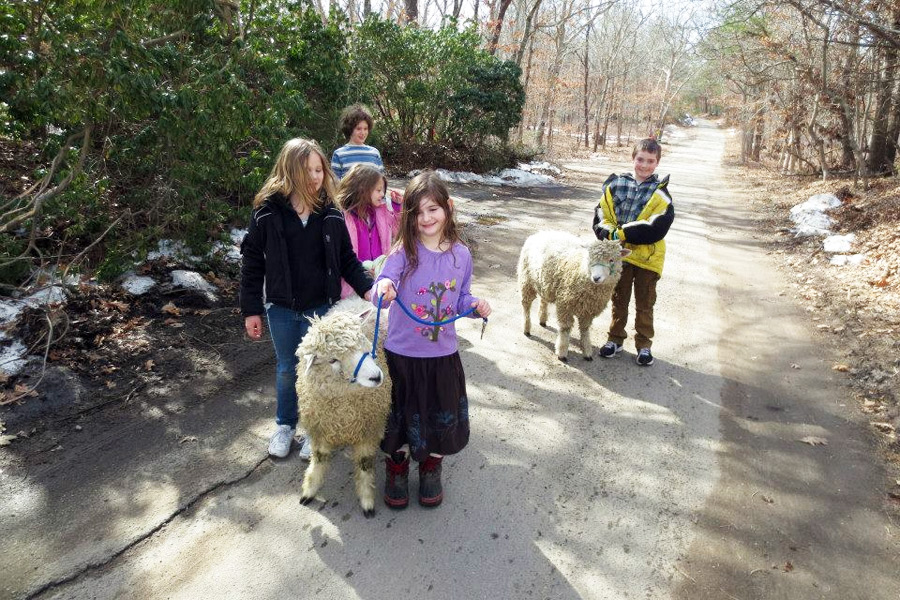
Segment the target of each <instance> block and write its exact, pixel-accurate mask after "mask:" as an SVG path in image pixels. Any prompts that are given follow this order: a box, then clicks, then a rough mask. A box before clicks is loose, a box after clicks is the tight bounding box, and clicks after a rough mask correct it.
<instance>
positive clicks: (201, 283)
mask: <svg viewBox="0 0 900 600" xmlns="http://www.w3.org/2000/svg"><path fill="white" fill-rule="evenodd" d="M171 275H172V285H174V286H175V287H181V288H187V289H189V290H198V291H201V292H203V293H204V294H206V296H207V297H208V298H209V299H210V300H213V301H215V299H216V294H215V292H216V287H215V286H214V285H213V284H211V283H210V282H208V281H207V280H205V279H203V276H202V275H201V274H200V273H198V272H196V271H182V270H180V269H176V270H174V271H172V273H171Z"/></svg>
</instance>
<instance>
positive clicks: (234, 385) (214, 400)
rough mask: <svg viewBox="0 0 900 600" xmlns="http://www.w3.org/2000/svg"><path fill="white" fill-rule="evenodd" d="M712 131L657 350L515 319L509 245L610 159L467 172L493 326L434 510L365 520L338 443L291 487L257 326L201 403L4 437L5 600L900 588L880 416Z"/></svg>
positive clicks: (469, 333) (1, 529)
mask: <svg viewBox="0 0 900 600" xmlns="http://www.w3.org/2000/svg"><path fill="white" fill-rule="evenodd" d="M725 136H726V133H725V132H723V131H721V130H718V129H715V128H714V127H713V126H712V125H711V124H709V123H703V124H702V125H701V126H700V127H697V128H694V129H691V130H688V131H686V132H684V133H683V134H682V136H681V137H675V138H672V139H671V140H670V142H669V144H667V146H666V148H665V155H664V157H663V162H662V164H661V167H660V172H663V173H667V172H671V173H672V174H673V177H672V179H673V182H672V185H671V188H670V189H671V191H672V194H673V196H674V198H675V202H676V211H677V216H676V221H675V225H674V227H673V230H672V232H671V233H670V235H669V238H668V240H669V253H668V256H667V264H666V270H665V274H664V277H663V279H662V280H661V282H660V285H659V301H658V304H657V310H656V314H657V334H656V341H655V344H654V348H653V349H654V355H655V356H656V364H655V365H654V366H652V367H650V368H641V367H638V366H637V365H636V364H635V363H634V347H633V345H632V344H631V343H630V342H629V343H626V352H625V353H623V354H622V355H620V356H619V357H617V358H616V359H613V360H603V359H599V358H598V359H596V360H594V361H592V362H586V361H583V360H582V359H581V357H580V356H579V354H578V352H577V350H573V351H572V353H571V354H570V360H569V362H568V364H564V363H561V362H559V361H558V360H556V358H555V357H554V356H553V353H552V345H553V337H554V335H555V329H554V327H555V325H554V321H553V318H552V314H551V328H550V329H541V328H538V329H537V330H536V331H535V332H534V336H533V337H532V338H530V339H528V338H525V337H524V336H523V335H522V333H521V308H520V304H519V299H518V295H517V292H516V287H515V275H514V272H515V262H516V259H517V256H518V250H519V248H520V246H521V243H522V241H523V240H524V239H525V237H527V235H529V234H530V233H532V232H534V231H535V230H538V229H551V228H552V229H563V230H567V231H571V232H574V233H578V234H580V235H585V236H588V235H590V231H589V224H590V219H591V211H592V208H593V206H594V205H595V204H596V198H597V195H598V190H599V188H600V184H601V183H602V181H603V179H605V177H606V175H608V173H609V172H610V171H611V170H614V169H616V170H618V169H621V168H623V165H621V164H617V165H614V164H610V163H609V162H608V161H603V160H595V161H592V162H579V163H572V164H569V165H567V167H569V168H570V169H571V170H572V171H573V172H574V176H573V177H572V182H573V185H570V186H560V187H558V188H552V189H542V190H529V191H524V192H523V191H521V190H509V189H503V190H498V189H486V188H479V189H471V188H463V187H460V188H457V189H455V190H453V191H454V195H455V196H457V197H459V198H461V201H460V202H459V209H460V212H461V214H462V217H463V219H462V220H464V221H468V222H470V223H472V225H471V226H470V227H469V228H468V230H469V231H473V232H474V238H475V240H476V241H477V254H476V276H475V286H474V290H473V291H474V292H475V293H476V294H479V295H483V296H485V297H488V298H489V299H490V300H491V302H492V305H493V307H494V311H495V312H494V315H492V317H491V322H490V325H489V327H488V329H487V332H486V334H485V336H484V339H479V337H478V333H479V329H480V326H479V324H476V323H474V322H473V323H465V324H463V325H461V326H460V328H459V331H460V334H461V337H462V344H461V350H462V357H463V363H464V364H465V367H466V373H467V378H468V385H469V393H470V405H471V414H470V416H471V419H472V438H471V442H470V445H469V447H468V448H467V449H466V450H465V451H464V452H463V453H461V454H459V455H457V456H454V457H449V458H448V459H446V461H445V470H444V472H445V488H446V490H445V493H446V499H445V503H444V505H443V506H441V507H440V508H438V509H436V510H424V509H421V508H419V507H418V506H417V505H413V506H411V507H410V508H409V509H407V510H405V511H402V512H391V511H389V510H387V509H386V508H383V507H380V506H379V507H378V512H377V514H376V516H375V518H374V519H371V520H367V519H365V518H363V516H362V513H361V511H360V509H359V507H358V505H357V503H356V499H355V495H354V491H353V485H352V482H351V476H350V471H351V465H350V462H349V460H347V459H346V458H345V457H339V458H337V459H336V460H335V461H334V465H333V468H332V470H331V472H330V477H329V478H328V480H327V482H326V484H325V486H324V487H323V489H322V491H321V498H322V500H321V501H320V502H317V503H314V504H313V505H310V506H301V505H300V504H299V492H298V490H299V481H300V479H301V477H302V474H303V470H304V468H305V463H303V462H301V461H300V460H299V459H296V458H295V457H291V458H289V459H286V460H283V461H272V460H269V459H268V458H266V457H265V456H264V451H265V445H266V436H267V434H268V431H269V428H270V412H271V410H272V407H271V397H272V393H273V390H272V386H271V383H270V379H271V370H272V367H271V364H270V362H269V356H268V350H267V349H266V348H262V347H260V348H258V349H257V350H254V351H247V356H246V358H245V359H242V369H241V370H240V371H239V372H236V373H222V374H219V375H217V376H218V377H221V382H220V383H219V384H218V385H216V384H215V383H214V382H212V383H210V384H209V389H208V390H207V393H206V395H205V398H204V399H203V401H198V402H194V401H192V400H193V399H192V398H191V397H188V396H185V395H182V394H181V393H180V390H181V388H180V387H179V384H177V383H173V385H172V387H171V390H170V392H171V396H170V397H167V398H164V399H162V400H161V401H159V402H155V403H154V402H146V401H141V402H136V403H135V404H134V405H133V406H131V407H129V408H127V409H124V408H123V409H122V410H121V411H120V412H119V413H117V414H119V418H118V420H115V421H111V422H110V421H107V422H104V425H103V427H102V430H101V429H99V428H97V429H94V430H92V431H91V432H90V434H91V437H90V439H91V441H90V442H89V443H87V442H83V443H80V444H78V445H77V446H74V447H73V448H72V449H68V448H63V449H62V450H61V451H60V452H59V453H57V454H56V455H54V456H48V458H47V459H46V461H45V462H43V463H40V464H33V463H28V461H26V460H25V459H24V458H23V457H19V456H15V455H14V454H6V455H5V456H3V457H2V463H0V464H2V471H0V536H2V539H3V540H4V543H3V544H2V547H0V564H2V565H3V569H2V573H3V575H2V583H0V597H9V598H32V597H40V598H113V597H129V598H211V597H219V598H221V597H225V598H244V597H247V598H249V597H253V598H328V599H332V598H362V599H366V600H378V599H382V598H383V599H390V600H394V599H396V598H398V597H421V598H429V599H448V600H450V599H453V600H457V599H474V598H491V599H520V598H536V599H537V598H541V599H543V598H550V599H554V600H556V599H563V600H565V599H569V598H572V599H574V598H592V599H594V598H595V599H624V598H631V599H634V598H646V599H666V598H685V599H688V598H690V599H697V598H732V599H734V598H738V599H740V600H749V599H776V598H777V599H781V598H784V599H788V598H790V599H793V600H800V599H807V598H809V599H813V598H835V599H841V600H844V599H852V598H867V599H881V598H884V599H887V598H891V599H896V598H897V597H898V596H900V575H898V569H897V567H898V564H900V562H898V554H900V547H898V540H897V534H896V526H895V524H894V523H893V522H892V521H891V520H890V517H889V515H888V513H887V511H886V508H885V507H884V506H882V505H881V504H880V500H879V499H880V498H882V497H883V494H882V493H881V491H882V486H883V482H882V479H883V473H882V472H881V471H880V469H879V468H878V467H877V460H876V459H875V458H874V457H873V455H872V451H871V448H870V439H869V434H868V433H867V430H866V427H865V424H864V423H863V421H862V420H861V419H860V418H859V417H858V416H857V415H856V413H855V407H854V406H853V405H852V403H850V402H849V401H848V398H849V397H848V395H847V394H846V392H845V390H844V389H843V387H842V382H841V381H840V380H839V379H838V378H837V377H836V376H835V375H834V374H833V372H832V371H831V369H830V367H831V364H832V362H831V360H830V355H829V350H828V349H827V348H826V347H825V345H824V343H822V342H821V341H820V340H819V339H818V338H817V334H816V329H815V327H814V325H813V324H812V322H811V321H810V318H809V315H808V314H807V313H806V312H805V311H803V310H801V309H800V308H798V307H796V306H795V305H794V304H793V303H792V301H791V299H790V294H788V293H786V292H787V289H788V288H787V284H786V283H785V282H784V281H783V280H782V278H781V277H780V275H779V273H778V272H777V271H776V269H775V268H774V265H773V263H772V261H771V260H770V259H769V257H768V256H767V255H766V250H767V247H766V243H767V240H768V236H767V235H766V233H765V232H762V231H758V230H757V229H756V227H755V226H754V222H753V220H752V218H751V214H750V213H749V211H748V210H747V209H746V208H745V204H746V198H747V197H748V196H749V195H750V194H752V193H754V192H753V190H750V189H742V188H741V186H740V182H738V181H733V180H730V179H729V174H728V173H727V172H726V170H725V169H724V168H723V167H721V165H720V159H721V155H722V150H723V148H724V143H725ZM534 310H536V307H535V308H534ZM607 323H608V314H604V315H602V316H601V317H600V318H599V319H598V320H597V321H595V324H594V328H593V330H592V335H593V338H594V340H595V344H599V343H602V342H603V341H605V328H606V325H607ZM235 329H236V331H238V330H239V328H238V326H237V325H236V327H235ZM575 347H576V348H577V346H575ZM86 428H87V427H86ZM806 436H815V437H820V438H824V439H826V440H827V441H828V444H827V445H818V446H812V445H809V444H805V443H801V442H800V441H799V440H800V439H801V438H804V437H806ZM26 464H28V468H26V466H25V465H26ZM382 481H383V472H382V469H381V467H380V466H379V477H378V482H379V485H380V484H381V482H382ZM413 482H415V478H413Z"/></svg>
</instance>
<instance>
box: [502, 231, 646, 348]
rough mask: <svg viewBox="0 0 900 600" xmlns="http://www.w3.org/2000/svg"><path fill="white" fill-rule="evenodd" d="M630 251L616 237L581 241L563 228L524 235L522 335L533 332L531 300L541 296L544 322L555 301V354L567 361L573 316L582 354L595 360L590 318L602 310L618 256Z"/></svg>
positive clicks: (612, 283) (616, 277) (612, 286)
mask: <svg viewBox="0 0 900 600" xmlns="http://www.w3.org/2000/svg"><path fill="white" fill-rule="evenodd" d="M629 254H631V251H630V250H628V249H625V248H622V245H621V244H620V243H619V242H618V241H613V240H593V241H590V242H588V241H583V240H580V239H578V238H577V237H575V236H574V235H572V234H569V233H565V232H563V231H541V232H538V233H535V234H534V235H531V236H529V237H528V239H527V240H525V243H524V244H523V245H522V251H521V253H520V254H519V266H518V269H517V271H518V278H519V293H520V294H521V296H522V310H523V311H524V313H525V335H527V336H530V335H531V303H532V302H533V301H534V299H535V297H539V298H540V299H541V303H540V313H539V315H538V322H539V323H540V324H541V326H542V327H546V326H547V308H548V307H549V305H550V304H556V318H557V321H559V333H558V334H557V336H556V356H557V357H558V358H559V359H560V360H561V361H564V362H565V361H567V360H568V352H569V332H570V331H571V329H572V320H573V318H577V319H578V328H579V330H580V332H581V353H582V356H583V357H584V359H585V360H593V357H594V349H593V347H592V346H591V334H590V330H591V323H592V322H593V321H594V317H596V316H597V315H599V314H600V313H601V312H603V309H605V308H606V305H607V304H609V299H610V298H611V297H612V293H613V290H614V289H615V287H616V283H618V281H619V277H620V276H621V275H622V258H623V257H625V256H628V255H629Z"/></svg>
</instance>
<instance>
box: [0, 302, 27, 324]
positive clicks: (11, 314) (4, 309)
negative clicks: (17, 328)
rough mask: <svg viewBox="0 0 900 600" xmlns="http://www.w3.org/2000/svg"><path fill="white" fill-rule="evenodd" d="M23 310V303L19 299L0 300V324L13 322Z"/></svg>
mask: <svg viewBox="0 0 900 600" xmlns="http://www.w3.org/2000/svg"><path fill="white" fill-rule="evenodd" d="M23 310H25V303H24V302H22V301H20V300H0V326H2V325H8V324H10V323H13V322H14V321H15V320H16V319H18V318H19V315H21V314H22V311H23Z"/></svg>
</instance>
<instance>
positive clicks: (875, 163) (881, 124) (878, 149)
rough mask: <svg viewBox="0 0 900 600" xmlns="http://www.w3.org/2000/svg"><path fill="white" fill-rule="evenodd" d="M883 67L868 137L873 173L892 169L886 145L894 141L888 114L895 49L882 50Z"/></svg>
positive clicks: (890, 101)
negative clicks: (891, 135)
mask: <svg viewBox="0 0 900 600" xmlns="http://www.w3.org/2000/svg"><path fill="white" fill-rule="evenodd" d="M882 52H883V56H884V59H883V61H882V65H883V68H882V69H881V73H880V74H879V79H878V87H877V89H876V100H875V115H874V116H873V118H872V135H871V137H870V138H869V160H868V171H869V173H871V174H873V175H880V174H882V173H890V172H891V171H893V167H894V165H893V161H889V155H888V146H889V145H891V144H892V143H894V140H890V139H889V137H888V136H889V133H888V132H889V130H890V115H891V112H892V110H891V109H892V105H891V104H892V101H893V99H894V89H893V88H894V72H895V70H896V68H895V67H896V62H897V49H896V48H893V47H885V48H884V49H883V50H882Z"/></svg>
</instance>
